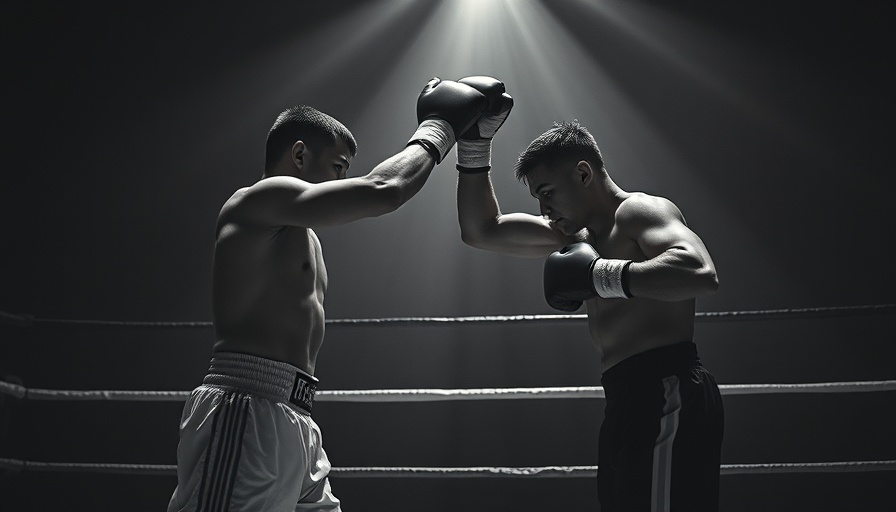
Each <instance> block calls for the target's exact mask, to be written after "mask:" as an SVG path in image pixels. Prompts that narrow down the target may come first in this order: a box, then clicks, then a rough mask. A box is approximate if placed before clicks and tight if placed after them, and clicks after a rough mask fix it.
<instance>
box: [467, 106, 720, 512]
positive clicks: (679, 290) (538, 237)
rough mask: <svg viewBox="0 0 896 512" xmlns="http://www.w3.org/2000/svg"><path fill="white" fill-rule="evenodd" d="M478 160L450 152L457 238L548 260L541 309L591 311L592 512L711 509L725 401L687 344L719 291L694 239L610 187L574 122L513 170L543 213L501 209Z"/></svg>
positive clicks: (644, 198)
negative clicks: (595, 400)
mask: <svg viewBox="0 0 896 512" xmlns="http://www.w3.org/2000/svg"><path fill="white" fill-rule="evenodd" d="M483 117H485V116H483ZM505 117H506V116H505ZM490 135H494V133H491V134H490ZM480 153H481V154H482V155H483V156H481V157H480V158H478V159H470V160H469V161H466V162H464V161H462V158H461V153H460V146H458V170H459V171H460V175H459V178H458V190H457V206H458V213H459V221H460V227H461V234H462V238H463V240H464V242H465V243H467V244H469V245H471V246H473V247H477V248H481V249H485V250H490V251H495V252H500V253H504V254H509V255H513V256H522V257H534V258H538V257H547V260H546V261H545V268H544V290H545V298H546V299H547V301H548V303H549V304H550V305H551V306H552V307H554V308H557V309H560V310H563V311H575V310H576V309H578V308H579V307H580V306H581V305H582V303H584V304H585V306H586V310H587V313H588V328H589V331H590V334H591V338H592V340H593V341H594V344H595V347H596V348H597V351H598V354H599V355H600V358H601V371H602V378H601V383H602V384H603V386H604V390H605V393H606V400H607V402H606V414H605V420H604V423H603V425H602V426H601V432H600V437H599V444H598V449H599V455H598V495H599V499H600V503H601V510H602V511H603V512H611V511H617V510H618V511H627V512H628V511H640V510H644V511H662V510H665V511H668V510H672V511H676V510H677V511H688V512H696V511H705V510H714V511H717V510H718V506H719V505H718V496H719V480H718V479H719V463H720V452H721V442H722V428H723V413H722V403H721V397H720V395H719V390H718V386H717V385H716V383H715V380H714V378H713V376H712V375H711V374H710V373H709V372H708V371H707V370H706V369H705V368H704V367H703V366H702V365H701V364H700V360H699V359H698V357H697V349H696V346H695V345H694V343H693V341H692V340H693V335H694V312H695V308H694V302H695V297H697V296H700V295H703V294H707V293H711V292H714V291H715V290H716V288H717V287H718V281H717V278H716V271H715V267H714V265H713V262H712V260H711V259H710V256H709V252H708V251H707V249H706V247H705V246H704V244H703V242H702V241H701V240H700V238H699V237H698V236H697V235H696V234H694V232H693V231H691V230H690V229H689V228H688V227H687V225H686V223H685V220H684V217H683V216H682V214H681V212H680V211H679V210H678V208H677V207H676V206H675V205H674V204H673V203H672V202H671V201H669V200H668V199H665V198H662V197H655V196H651V195H647V194H644V193H640V192H626V191H624V190H622V189H621V188H619V187H618V186H617V185H616V184H615V183H614V182H613V180H611V179H610V177H609V175H608V174H607V171H606V169H605V168H604V164H603V159H602V157H601V154H600V151H599V149H598V147H597V144H596V142H595V141H594V138H593V137H592V136H591V134H590V133H588V131H587V130H586V129H585V128H584V127H582V126H581V125H579V124H578V122H571V123H563V124H555V125H554V127H553V128H551V129H550V130H548V131H547V132H545V133H544V134H542V135H541V136H539V137H538V138H536V139H535V140H534V141H533V142H532V143H531V144H530V145H529V147H528V148H527V149H526V150H525V151H524V152H523V153H522V154H521V155H520V157H519V160H518V162H517V165H516V175H517V178H518V179H520V180H521V181H523V182H524V183H525V184H526V185H527V186H528V187H529V192H530V193H531V194H532V196H533V197H535V198H536V199H537V200H538V202H539V205H540V211H541V214H542V216H537V215H529V214H525V213H502V212H501V210H500V209H499V207H498V201H497V199H496V197H495V194H494V191H493V188H492V183H491V179H490V177H489V173H488V171H489V169H490V159H489V155H488V153H487V151H482V152H480Z"/></svg>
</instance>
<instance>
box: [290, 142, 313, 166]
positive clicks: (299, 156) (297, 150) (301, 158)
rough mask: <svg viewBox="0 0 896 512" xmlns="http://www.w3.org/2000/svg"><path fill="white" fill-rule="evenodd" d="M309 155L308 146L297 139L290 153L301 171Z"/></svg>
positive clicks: (294, 163) (293, 161)
mask: <svg viewBox="0 0 896 512" xmlns="http://www.w3.org/2000/svg"><path fill="white" fill-rule="evenodd" d="M307 156H308V147H307V146H305V143H304V142H302V141H300V140H297V141H296V142H295V144H293V145H292V149H291V153H290V154H289V158H290V159H291V160H292V163H293V165H295V166H296V168H297V169H298V170H300V171H301V170H302V168H303V167H304V165H305V161H306V160H307Z"/></svg>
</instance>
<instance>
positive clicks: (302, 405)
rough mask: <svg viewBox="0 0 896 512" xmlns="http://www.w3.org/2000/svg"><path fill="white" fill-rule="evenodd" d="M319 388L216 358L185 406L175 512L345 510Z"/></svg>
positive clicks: (264, 364)
mask: <svg viewBox="0 0 896 512" xmlns="http://www.w3.org/2000/svg"><path fill="white" fill-rule="evenodd" d="M316 383H317V379H315V378H314V377H312V376H310V375H308V374H307V373H305V372H303V371H302V370H300V369H298V368H296V367H295V366H292V365H290V364H287V363H282V362H279V361H272V360H270V359H265V358H262V357H256V356H251V355H247V354H238V353H234V352H216V353H215V354H214V356H213V357H212V361H211V365H210V367H209V371H208V375H206V377H205V379H203V382H202V385H201V386H199V387H198V388H196V389H195V390H193V393H192V394H191V396H190V398H189V399H188V400H187V403H186V405H185V406H184V411H183V415H182V417H181V422H180V442H179V444H178V447H177V488H175V490H174V495H173V496H172V497H171V501H170V503H169V504H168V512H177V511H196V512H225V511H226V512H254V511H257V512H261V511H265V512H287V511H290V512H291V511H312V510H313V511H339V510H340V508H339V500H338V499H336V497H335V496H333V493H332V492H331V490H330V483H329V481H328V479H327V474H328V473H329V472H330V461H329V460H328V459H327V454H326V453H325V452H324V449H323V447H322V446H321V434H320V428H319V427H318V426H317V424H316V423H315V422H314V420H312V419H311V414H310V411H311V406H312V404H313V400H314V391H315V389H316Z"/></svg>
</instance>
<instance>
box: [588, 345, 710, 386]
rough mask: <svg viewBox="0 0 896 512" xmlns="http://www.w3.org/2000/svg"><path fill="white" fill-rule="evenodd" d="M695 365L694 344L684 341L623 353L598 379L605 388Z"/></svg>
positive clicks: (660, 375)
mask: <svg viewBox="0 0 896 512" xmlns="http://www.w3.org/2000/svg"><path fill="white" fill-rule="evenodd" d="M699 365H700V358H699V357H698V356H697V345H696V344H694V342H692V341H684V342H681V343H675V344H672V345H666V346H664V347H658V348H654V349H650V350H646V351H644V352H641V353H639V354H635V355H633V356H630V357H627V358H626V359H623V360H622V361H620V362H618V363H616V364H614V365H613V366H611V367H610V368H608V369H607V370H606V371H604V372H603V375H602V376H601V379H600V381H601V384H602V385H603V386H604V391H607V389H608V388H615V387H617V386H623V385H627V384H628V383H629V382H632V381H643V380H646V379H655V378H664V377H668V376H669V375H673V374H675V373H678V372H680V371H682V370H684V369H687V368H692V367H694V366H699Z"/></svg>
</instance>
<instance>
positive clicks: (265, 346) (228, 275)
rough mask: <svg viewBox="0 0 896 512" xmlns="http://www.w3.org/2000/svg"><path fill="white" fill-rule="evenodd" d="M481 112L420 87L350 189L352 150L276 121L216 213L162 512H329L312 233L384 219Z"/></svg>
mask: <svg viewBox="0 0 896 512" xmlns="http://www.w3.org/2000/svg"><path fill="white" fill-rule="evenodd" d="M487 107H488V99H487V98H486V96H485V95H484V94H483V93H481V92H479V91H478V90H476V89H475V88H473V87H470V86H469V85H466V84H462V83H458V82H452V81H443V80H439V79H438V78H434V79H432V80H430V81H429V83H427V84H426V86H425V87H424V88H423V91H422V92H421V93H420V95H419V97H418V99H417V122H418V127H417V130H416V131H415V132H414V134H413V136H412V137H411V139H410V141H409V142H408V144H407V146H406V147H405V148H404V149H402V150H401V151H400V152H398V153H397V154H395V155H394V156H392V157H390V158H388V159H386V160H385V161H383V162H382V163H380V164H379V165H377V166H376V167H375V168H374V169H373V170H372V171H370V172H369V173H368V174H366V175H364V176H360V177H356V178H346V177H345V176H346V172H347V171H348V167H349V165H350V163H351V159H352V158H353V157H354V155H355V152H356V149H357V146H356V143H355V139H354V137H353V136H352V134H351V132H349V131H348V129H347V128H346V127H345V126H343V124H342V123H340V122H339V121H337V120H336V119H334V118H332V117H330V116H328V115H327V114H324V113H323V112H320V111H318V110H316V109H314V108H311V107H308V106H298V107H293V108H290V109H287V110H286V111H284V112H283V113H281V114H280V115H279V116H278V117H277V120H276V121H275V122H274V125H273V127H272V128H271V130H270V132H269V133H268V138H267V147H266V154H265V170H264V174H263V176H262V178H261V179H260V180H259V181H258V182H257V183H255V184H253V185H252V186H249V187H246V188H242V189H239V190H237V191H236V192H235V193H234V194H233V195H232V196H231V197H230V199H228V200H227V202H226V203H225V204H224V206H223V208H221V212H220V213H219V214H218V223H217V237H216V240H215V251H214V267H213V276H212V305H213V313H214V324H215V335H216V340H217V341H216V342H215V345H214V348H213V358H212V365H211V370H210V371H209V374H208V376H207V377H206V378H205V381H204V383H203V384H202V385H201V386H199V387H198V388H197V389H196V390H195V391H194V392H193V394H192V396H191V397H190V399H189V400H188V401H187V404H186V406H185V408H184V414H183V420H182V421H181V430H180V434H181V438H180V444H179V448H178V452H177V453H178V461H177V470H178V486H177V488H176V489H175V490H174V494H173V496H172V497H171V501H170V504H169V506H168V510H169V512H185V511H203V512H206V511H207V512H219V511H220V512H225V511H226V512H256V511H259V512H260V511H265V512H287V511H292V510H309V511H310V510H319V511H334V510H340V508H339V507H340V505H339V501H338V500H337V499H336V498H335V497H333V494H332V493H331V491H330V484H329V483H328V481H327V473H328V472H329V470H330V463H329V461H328V460H327V456H326V454H325V453H324V451H323V449H322V448H321V443H320V430H319V429H318V427H317V425H316V424H315V423H314V421H313V420H312V419H311V416H310V410H311V404H312V401H313V392H314V389H315V386H316V380H315V379H314V377H313V375H314V370H315V365H316V363H317V354H318V352H319V351H320V347H321V345H322V343H323V339H324V296H325V295H326V291H327V269H326V266H325V265H324V259H323V255H322V253H321V245H320V241H319V240H318V238H317V235H316V234H315V232H314V230H315V229H317V228H318V227H325V226H337V225H340V224H346V223H348V222H352V221H355V220H358V219H363V218H367V217H375V216H378V215H382V214H385V213H388V212H391V211H393V210H395V209H397V208H398V207H399V206H401V205H402V204H404V202H405V201H407V200H408V199H410V198H411V197H413V196H414V194H416V193H417V192H418V191H419V190H420V188H421V187H422V186H423V184H424V183H425V182H426V179H427V178H428V177H429V175H430V173H431V172H432V169H433V168H434V167H435V165H436V164H437V163H439V162H441V160H442V159H443V158H444V157H445V155H446V154H447V153H448V151H449V150H450V149H451V147H452V146H453V145H454V142H455V140H456V139H457V137H459V136H461V135H462V134H464V133H465V132H466V131H467V130H469V129H470V128H471V127H472V126H474V125H475V124H476V123H477V122H478V120H479V118H480V117H481V113H482V112H483V111H484V110H485V109H486V108H487ZM382 122H383V124H391V123H393V122H394V120H393V119H384V120H382ZM349 242H350V241H349ZM359 249H362V248H359ZM359 253H360V251H359ZM359 260H362V258H359ZM359 262H360V263H362V264H370V262H367V261H359Z"/></svg>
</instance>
